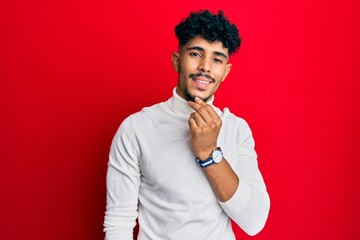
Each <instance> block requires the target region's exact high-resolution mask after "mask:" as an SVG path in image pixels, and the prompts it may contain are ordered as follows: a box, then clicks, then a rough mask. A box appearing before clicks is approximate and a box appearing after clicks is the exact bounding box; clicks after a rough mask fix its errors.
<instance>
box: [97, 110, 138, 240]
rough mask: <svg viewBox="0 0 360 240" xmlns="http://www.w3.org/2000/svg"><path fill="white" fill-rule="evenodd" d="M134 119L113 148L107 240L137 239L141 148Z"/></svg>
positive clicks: (121, 130)
mask: <svg viewBox="0 0 360 240" xmlns="http://www.w3.org/2000/svg"><path fill="white" fill-rule="evenodd" d="M131 123H132V120H131V116H130V117H129V118H127V119H125V121H124V122H123V123H122V124H121V126H120V128H119V130H118V132H117V133H116V135H115V137H114V139H113V141H112V144H111V148H110V156H109V163H108V171H107V178H106V185H107V203H106V212H105V220H104V232H105V239H106V240H118V239H124V240H130V239H133V229H134V227H135V225H136V218H137V216H138V212H137V208H138V198H139V188H140V167H139V162H138V156H139V147H138V144H137V140H136V137H135V134H134V131H133V127H132V125H131Z"/></svg>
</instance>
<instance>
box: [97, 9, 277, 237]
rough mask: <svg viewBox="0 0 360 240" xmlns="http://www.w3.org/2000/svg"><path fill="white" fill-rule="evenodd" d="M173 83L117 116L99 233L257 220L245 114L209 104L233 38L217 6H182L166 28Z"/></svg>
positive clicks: (261, 197) (197, 232) (248, 227)
mask: <svg viewBox="0 0 360 240" xmlns="http://www.w3.org/2000/svg"><path fill="white" fill-rule="evenodd" d="M175 32H176V36H177V37H178V39H179V52H178V53H174V54H173V56H172V61H173V66H174V68H175V71H177V72H178V83H177V87H176V88H175V89H174V91H173V96H172V98H170V99H169V100H168V101H166V102H163V103H160V104H157V105H154V106H152V107H149V108H144V109H143V110H142V111H141V112H138V113H135V114H133V115H131V116H129V117H128V118H127V119H125V120H124V122H123V123H122V124H121V126H120V128H119V130H118V132H117V133H116V135H115V137H114V139H113V143H112V146H111V150H110V159H109V166H108V173H107V209H106V213H105V222H104V226H105V230H104V231H105V232H106V239H108V240H117V239H119V240H120V239H133V228H134V226H135V224H136V219H137V218H138V221H139V236H138V239H140V240H145V239H179V240H184V239H186V240H187V239H191V240H198V239H199V240H200V239H204V240H209V239H210V240H211V239H214V240H219V239H224V240H229V239H235V237H234V233H233V231H232V228H231V221H230V218H231V219H232V220H234V221H235V222H236V223H237V224H238V225H239V226H240V227H241V228H242V229H243V230H244V231H245V232H247V233H248V234H249V235H255V234H256V233H258V232H259V231H260V230H261V229H262V228H263V226H264V224H265V222H266V219H267V216H268V212H269V207H270V201H269V196H268V194H267V191H266V187H265V184H264V181H263V179H262V176H261V174H260V171H259V169H258V166H257V155H256V153H255V150H254V140H253V138H252V134H251V131H250V128H249V126H248V125H247V123H246V122H245V121H244V120H243V119H241V118H238V117H236V116H234V115H233V114H231V113H230V112H229V110H228V109H225V110H224V111H221V110H220V109H218V108H216V107H215V106H213V105H212V103H213V100H214V93H215V92H216V91H217V89H218V88H219V86H220V84H221V82H222V81H224V80H225V78H226V76H227V74H228V73H229V72H230V69H231V64H229V57H230V55H231V54H232V53H234V52H235V51H236V50H237V49H238V47H239V46H240V38H239V36H238V30H237V28H236V26H235V25H233V24H231V23H229V21H228V20H227V19H226V18H225V16H224V15H223V13H222V12H221V11H219V13H218V14H212V13H211V12H209V11H200V12H196V13H191V14H190V16H189V17H188V18H187V19H185V20H184V21H182V22H181V23H180V24H179V25H178V26H176V28H175Z"/></svg>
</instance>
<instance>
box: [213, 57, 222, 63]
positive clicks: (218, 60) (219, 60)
mask: <svg viewBox="0 0 360 240" xmlns="http://www.w3.org/2000/svg"><path fill="white" fill-rule="evenodd" d="M214 62H216V63H222V61H221V59H219V58H214Z"/></svg>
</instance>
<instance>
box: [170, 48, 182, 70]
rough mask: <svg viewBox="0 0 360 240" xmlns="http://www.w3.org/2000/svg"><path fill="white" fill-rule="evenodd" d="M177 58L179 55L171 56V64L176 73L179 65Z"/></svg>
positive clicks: (175, 53)
mask: <svg viewBox="0 0 360 240" xmlns="http://www.w3.org/2000/svg"><path fill="white" fill-rule="evenodd" d="M179 57H180V55H179V53H177V52H173V54H172V64H173V66H174V69H175V71H176V72H178V71H179V64H180V61H179Z"/></svg>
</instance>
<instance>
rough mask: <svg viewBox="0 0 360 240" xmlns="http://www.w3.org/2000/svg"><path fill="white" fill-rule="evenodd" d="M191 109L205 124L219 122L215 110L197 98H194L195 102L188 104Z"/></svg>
mask: <svg viewBox="0 0 360 240" xmlns="http://www.w3.org/2000/svg"><path fill="white" fill-rule="evenodd" d="M189 105H190V107H191V108H193V109H194V110H195V111H196V112H197V113H199V114H200V116H201V117H202V118H203V119H204V121H205V122H206V123H211V122H213V121H215V122H219V121H221V120H220V118H219V116H218V115H217V113H216V112H215V110H214V109H213V108H212V107H211V106H210V105H209V104H207V103H205V102H204V101H203V100H201V99H200V98H199V97H196V98H195V102H189Z"/></svg>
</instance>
